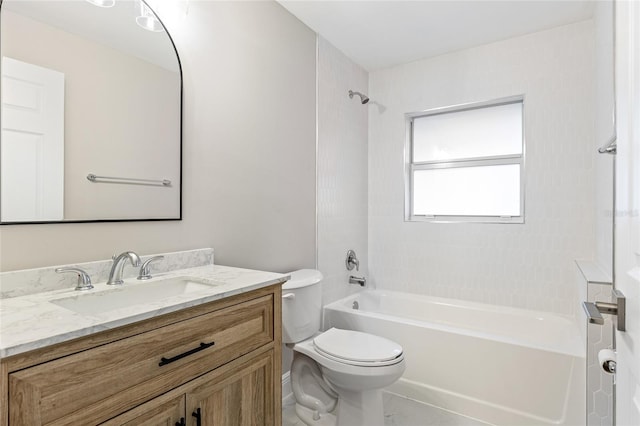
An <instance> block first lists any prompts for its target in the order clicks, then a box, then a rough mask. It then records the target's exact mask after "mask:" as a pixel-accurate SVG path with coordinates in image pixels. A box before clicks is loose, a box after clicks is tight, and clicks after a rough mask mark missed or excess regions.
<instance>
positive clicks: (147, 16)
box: [136, 0, 164, 32]
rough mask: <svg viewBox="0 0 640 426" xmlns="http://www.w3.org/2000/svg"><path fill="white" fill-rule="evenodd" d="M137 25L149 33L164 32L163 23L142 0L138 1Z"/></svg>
mask: <svg viewBox="0 0 640 426" xmlns="http://www.w3.org/2000/svg"><path fill="white" fill-rule="evenodd" d="M136 12H137V16H136V23H137V24H138V25H139V26H141V27H142V28H144V29H145V30H148V31H153V32H161V31H164V27H163V26H162V23H161V22H160V20H159V19H158V17H157V16H156V14H155V13H153V10H151V8H150V7H149V6H147V4H146V3H145V2H144V1H142V0H136Z"/></svg>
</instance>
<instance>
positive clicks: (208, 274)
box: [0, 265, 288, 426]
mask: <svg viewBox="0 0 640 426" xmlns="http://www.w3.org/2000/svg"><path fill="white" fill-rule="evenodd" d="M169 275H171V274H169ZM173 275H176V274H173ZM179 275H180V276H182V277H184V276H194V277H199V279H200V280H203V279H205V278H207V279H210V280H211V282H215V283H216V284H215V285H212V286H211V288H210V289H209V290H204V291H197V292H195V293H190V294H186V295H185V294H180V295H177V296H172V297H168V298H166V300H165V301H164V302H154V303H152V304H149V305H147V306H146V307H144V305H139V306H135V307H124V308H118V309H114V310H106V311H104V312H100V310H99V309H97V310H96V313H95V314H84V313H83V314H81V313H78V312H74V311H73V310H70V309H68V308H63V307H61V305H60V304H56V303H52V300H54V299H55V300H62V299H61V294H62V293H64V294H62V296H66V297H67V298H68V297H69V296H71V297H77V298H78V299H80V300H81V297H83V296H84V295H80V296H76V295H75V293H78V292H75V293H73V289H68V290H63V291H57V292H50V293H51V294H34V295H29V296H23V297H16V298H10V299H3V300H2V301H1V302H2V305H0V306H1V308H2V309H0V315H1V317H0V319H1V320H2V323H0V330H1V332H2V334H1V336H2V339H1V341H0V355H1V356H2V359H0V406H1V417H0V419H1V421H0V424H1V425H11V426H16V425H29V426H33V425H41V424H42V425H45V424H47V425H48V424H55V425H66V424H69V425H71V424H73V425H94V424H105V425H158V424H163V425H193V426H196V425H224V426H230V425H236V424H237V425H240V424H242V425H280V424H281V399H282V397H281V341H282V338H281V289H280V287H281V284H282V283H283V282H285V281H286V279H287V278H288V277H287V276H286V275H281V274H273V273H266V272H259V271H249V270H243V269H237V268H228V267H224V266H217V265H209V266H204V267H198V268H192V269H186V270H182V271H180V274H179ZM161 278H166V277H161ZM213 279H215V281H213ZM133 281H134V282H133V283H131V284H129V285H131V286H140V288H144V287H143V286H145V285H149V284H153V282H154V281H153V280H150V281H149V282H142V283H136V282H135V279H134V280H133ZM126 285H127V282H125V286H126ZM150 288H152V287H150ZM96 290H97V293H94V294H97V295H99V294H100V292H103V294H105V295H108V293H109V292H113V291H114V290H112V289H106V288H105V289H103V288H101V287H100V284H97V285H96ZM90 291H94V290H90ZM116 291H117V290H116ZM86 293H87V294H88V293H89V292H86ZM46 298H48V301H46V300H45V299H46ZM55 300H54V301H55ZM87 300H88V299H87ZM105 300H107V299H105ZM21 334H22V336H21Z"/></svg>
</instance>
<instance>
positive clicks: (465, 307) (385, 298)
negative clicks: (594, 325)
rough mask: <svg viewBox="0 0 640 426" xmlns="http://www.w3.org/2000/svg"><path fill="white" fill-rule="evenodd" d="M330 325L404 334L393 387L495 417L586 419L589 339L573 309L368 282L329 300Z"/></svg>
mask: <svg viewBox="0 0 640 426" xmlns="http://www.w3.org/2000/svg"><path fill="white" fill-rule="evenodd" d="M354 302H357V305H358V309H354V308H353V306H354ZM324 326H325V328H329V327H338V328H347V329H352V330H360V331H365V332H369V333H373V334H377V335H379V336H383V337H387V338H389V339H392V340H394V341H396V342H398V343H400V344H401V345H402V346H403V348H404V352H405V359H406V362H407V370H406V372H405V374H404V376H403V378H402V379H400V381H398V382H397V383H396V384H394V385H392V386H391V387H390V388H389V389H388V391H390V392H393V393H397V394H400V395H404V396H407V397H409V398H412V399H415V400H418V401H422V402H425V403H428V404H431V405H434V406H437V407H441V408H444V409H446V410H450V411H453V412H456V413H460V414H464V415H467V416H469V417H473V418H476V419H479V420H482V421H485V422H488V423H491V424H494V425H504V426H521V425H580V426H582V425H584V424H586V421H585V398H586V393H585V347H584V344H583V343H582V340H581V338H580V332H579V330H578V327H577V325H576V324H575V323H574V321H573V320H572V319H570V318H569V317H564V316H560V315H554V314H550V313H546V312H538V311H529V310H523V309H514V308H507V307H501V306H494V305H486V304H481V303H473V302H466V301H460V300H453V299H443V298H437V297H430V296H422V295H415V294H408V293H399V292H392V291H381V290H370V291H365V292H361V293H358V294H356V295H353V296H350V297H347V298H345V299H342V300H339V301H337V302H334V303H332V304H329V305H327V306H325V308H324Z"/></svg>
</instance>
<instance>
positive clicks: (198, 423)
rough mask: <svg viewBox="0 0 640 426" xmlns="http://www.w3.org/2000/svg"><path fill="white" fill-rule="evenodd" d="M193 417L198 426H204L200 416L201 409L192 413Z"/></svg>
mask: <svg viewBox="0 0 640 426" xmlns="http://www.w3.org/2000/svg"><path fill="white" fill-rule="evenodd" d="M191 415H192V416H193V417H195V418H196V425H197V426H202V416H201V415H200V409H199V408H198V409H197V410H196V411H194V412H193V413H191Z"/></svg>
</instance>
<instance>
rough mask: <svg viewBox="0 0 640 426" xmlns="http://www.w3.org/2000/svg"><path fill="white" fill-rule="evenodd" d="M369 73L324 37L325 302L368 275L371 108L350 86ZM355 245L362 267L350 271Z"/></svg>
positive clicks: (321, 249) (321, 223) (321, 231)
mask: <svg viewBox="0 0 640 426" xmlns="http://www.w3.org/2000/svg"><path fill="white" fill-rule="evenodd" d="M368 83H369V82H368V74H367V72H366V71H365V70H364V69H362V68H361V67H360V66H358V65H357V64H355V63H353V61H351V60H350V59H349V58H348V57H346V56H345V55H344V54H343V53H342V52H340V51H339V50H338V49H336V48H335V47H334V46H332V45H331V44H330V43H329V42H328V41H326V40H324V39H323V38H321V37H318V179H317V182H318V183H317V185H318V269H319V270H320V271H321V272H322V274H323V275H324V282H323V303H325V304H326V303H330V302H333V301H335V300H337V299H340V298H342V297H345V296H347V295H348V294H350V293H352V292H354V291H357V290H358V289H360V287H359V286H356V285H353V284H349V275H350V274H353V275H358V276H365V277H367V278H368V274H367V272H368V263H369V262H368V253H367V114H368V113H367V111H368V109H369V108H371V106H370V104H366V105H362V104H361V103H360V100H359V98H358V97H357V96H356V97H354V98H353V99H350V98H349V95H348V93H349V90H354V91H358V92H363V93H366V92H367V86H368ZM349 249H353V250H355V251H356V254H357V255H358V259H359V260H360V271H356V270H355V269H354V270H353V271H351V272H350V271H347V269H346V267H345V257H346V254H347V250H349Z"/></svg>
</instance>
